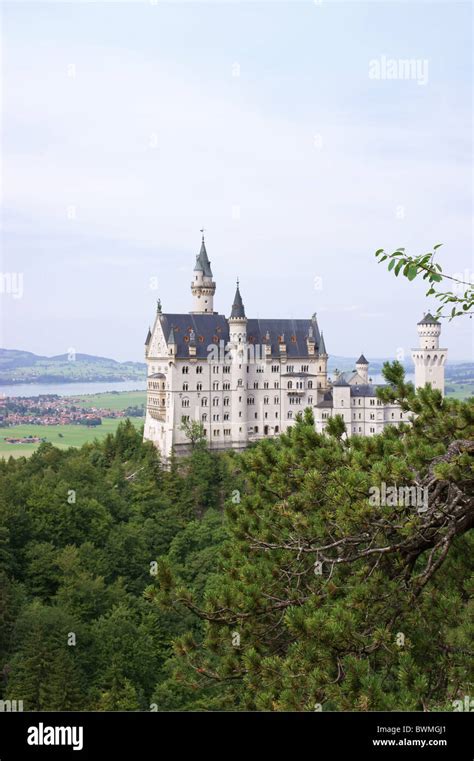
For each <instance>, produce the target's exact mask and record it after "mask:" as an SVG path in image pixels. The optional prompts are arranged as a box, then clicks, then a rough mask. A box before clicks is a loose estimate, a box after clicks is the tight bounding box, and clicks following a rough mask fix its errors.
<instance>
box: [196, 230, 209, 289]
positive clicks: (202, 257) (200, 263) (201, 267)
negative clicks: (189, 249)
mask: <svg viewBox="0 0 474 761" xmlns="http://www.w3.org/2000/svg"><path fill="white" fill-rule="evenodd" d="M201 233H202V241H201V250H200V252H199V254H198V255H197V257H196V266H195V267H194V271H195V272H202V273H203V275H204V277H211V278H212V270H211V262H210V261H209V257H208V255H207V251H206V242H205V240H204V228H202V229H201Z"/></svg>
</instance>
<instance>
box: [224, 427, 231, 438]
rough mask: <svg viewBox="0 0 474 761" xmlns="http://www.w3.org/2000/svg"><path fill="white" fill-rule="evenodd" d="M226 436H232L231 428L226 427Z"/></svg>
mask: <svg viewBox="0 0 474 761" xmlns="http://www.w3.org/2000/svg"><path fill="white" fill-rule="evenodd" d="M224 436H230V428H224Z"/></svg>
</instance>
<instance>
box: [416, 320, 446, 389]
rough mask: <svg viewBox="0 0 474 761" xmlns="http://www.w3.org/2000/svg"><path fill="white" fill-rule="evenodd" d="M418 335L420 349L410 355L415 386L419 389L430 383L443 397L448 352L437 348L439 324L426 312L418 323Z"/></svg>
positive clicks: (439, 331)
mask: <svg viewBox="0 0 474 761" xmlns="http://www.w3.org/2000/svg"><path fill="white" fill-rule="evenodd" d="M418 335H419V337H420V347H419V349H412V353H411V356H412V359H413V362H414V364H415V386H416V388H421V387H423V386H426V384H427V383H430V384H431V386H432V388H434V389H437V390H438V391H441V393H442V395H443V396H444V366H445V364H446V359H447V355H448V350H447V349H440V348H439V337H440V335H441V323H440V322H439V321H438V320H435V318H434V317H433V316H432V315H431V314H430V313H429V312H428V314H425V316H424V317H423V319H422V320H420V322H419V323H418Z"/></svg>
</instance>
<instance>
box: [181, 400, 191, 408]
mask: <svg viewBox="0 0 474 761" xmlns="http://www.w3.org/2000/svg"><path fill="white" fill-rule="evenodd" d="M181 406H182V407H189V399H183V400H182V402H181Z"/></svg>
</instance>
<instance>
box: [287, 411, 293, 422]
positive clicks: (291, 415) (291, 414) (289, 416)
mask: <svg viewBox="0 0 474 761" xmlns="http://www.w3.org/2000/svg"><path fill="white" fill-rule="evenodd" d="M292 418H293V413H292V411H291V410H290V411H289V413H288V420H291V419H292Z"/></svg>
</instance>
